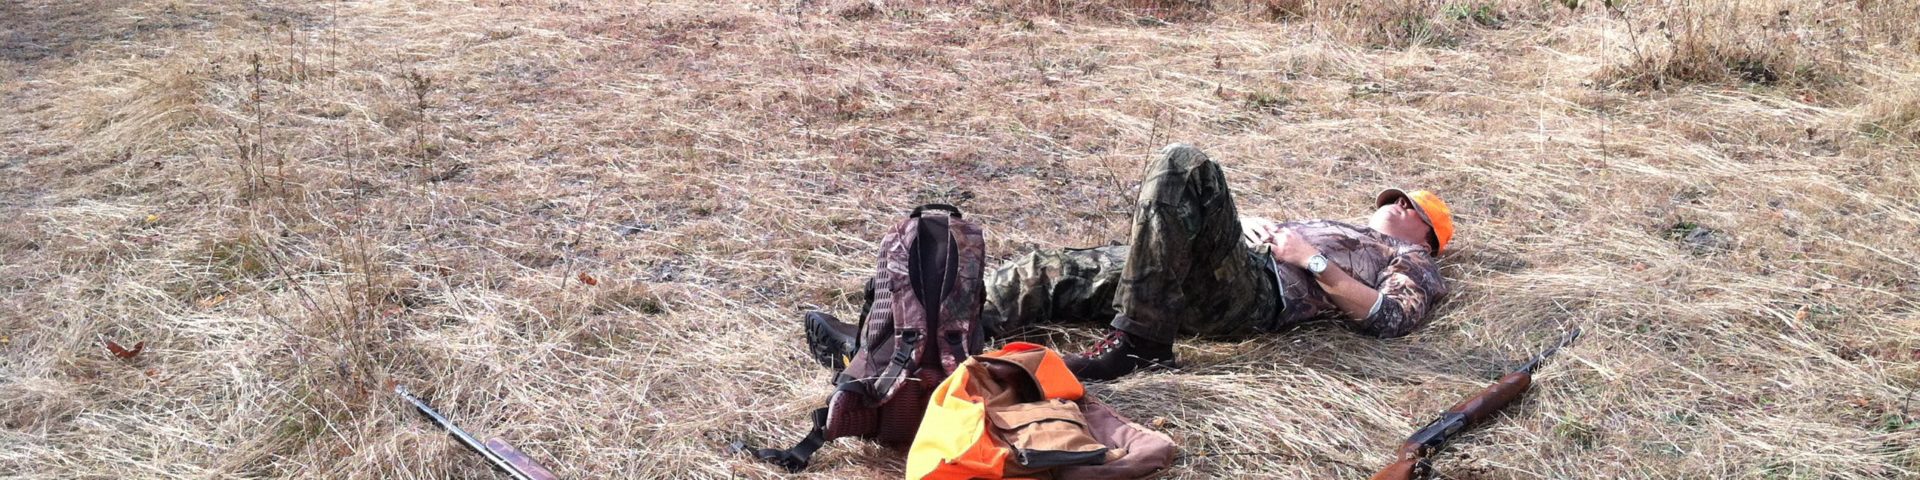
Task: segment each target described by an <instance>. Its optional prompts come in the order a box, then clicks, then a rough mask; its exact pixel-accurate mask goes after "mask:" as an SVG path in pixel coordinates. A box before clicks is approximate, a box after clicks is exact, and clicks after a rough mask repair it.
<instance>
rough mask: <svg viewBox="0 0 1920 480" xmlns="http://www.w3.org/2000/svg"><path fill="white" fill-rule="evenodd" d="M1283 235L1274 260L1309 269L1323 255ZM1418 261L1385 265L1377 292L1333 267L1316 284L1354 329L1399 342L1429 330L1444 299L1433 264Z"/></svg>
mask: <svg viewBox="0 0 1920 480" xmlns="http://www.w3.org/2000/svg"><path fill="white" fill-rule="evenodd" d="M1283 230H1284V231H1280V232H1275V233H1274V235H1273V240H1272V243H1271V245H1272V248H1273V251H1272V252H1273V256H1274V259H1275V260H1279V261H1281V262H1285V263H1287V264H1289V265H1293V266H1297V267H1301V268H1305V266H1306V264H1307V260H1308V259H1310V258H1313V256H1314V255H1319V254H1320V250H1319V249H1318V248H1315V247H1314V246H1313V245H1312V244H1310V243H1308V242H1307V241H1306V239H1305V238H1303V237H1301V236H1300V233H1299V232H1295V231H1293V230H1292V229H1283ZM1414 257H1420V256H1418V255H1412V256H1402V257H1399V258H1395V259H1394V260H1393V263H1391V264H1389V265H1387V268H1386V271H1384V272H1382V273H1381V281H1380V288H1379V289H1377V290H1376V289H1374V288H1372V287H1368V286H1367V285H1366V284H1363V283H1360V281H1359V280H1357V279H1355V278H1353V275H1351V274H1349V273H1347V271H1346V269H1344V268H1342V267H1341V266H1340V265H1337V264H1333V263H1331V262H1329V263H1328V264H1327V269H1326V270H1325V271H1322V272H1320V275H1319V276H1318V277H1317V278H1316V279H1315V281H1316V282H1318V283H1319V284H1320V288H1321V289H1322V290H1325V291H1326V292H1327V296H1328V297H1329V298H1331V299H1332V300H1333V303H1334V305H1335V306H1338V307H1340V311H1341V313H1345V314H1346V317H1347V318H1348V319H1350V320H1351V321H1353V322H1354V323H1355V327H1357V328H1358V329H1360V330H1362V331H1365V332H1367V333H1371V334H1373V335H1377V336H1380V337H1383V338H1392V337H1398V336H1402V335H1406V334H1407V333H1408V332H1412V331H1413V329H1414V328H1417V327H1419V326H1420V325H1422V324H1425V323H1426V314H1427V307H1428V306H1429V303H1431V299H1432V298H1437V297H1438V296H1440V295H1443V294H1445V292H1444V289H1445V287H1444V286H1443V285H1441V284H1439V273H1438V272H1436V271H1435V270H1434V268H1433V263H1432V262H1431V261H1430V260H1427V259H1425V258H1424V257H1421V258H1414Z"/></svg>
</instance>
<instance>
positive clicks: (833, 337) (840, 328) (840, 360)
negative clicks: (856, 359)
mask: <svg viewBox="0 0 1920 480" xmlns="http://www.w3.org/2000/svg"><path fill="white" fill-rule="evenodd" d="M806 317H807V353H809V354H812V355H813V361H815V362H819V363H820V366H822V367H827V368H831V369H833V371H835V372H838V371H840V370H844V369H846V368H847V362H848V361H849V359H852V358H853V349H854V344H855V343H856V341H855V338H857V336H858V334H859V332H858V330H859V328H860V327H858V326H855V325H848V324H847V323H846V322H842V321H840V319H838V318H833V315H828V314H826V313H824V312H807V315H806Z"/></svg>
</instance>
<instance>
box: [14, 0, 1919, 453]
mask: <svg viewBox="0 0 1920 480" xmlns="http://www.w3.org/2000/svg"><path fill="white" fill-rule="evenodd" d="M1585 3H1586V4H1584V5H1577V6H1576V7H1575V8H1568V7H1567V6H1566V5H1568V3H1565V2H1550V3H1537V2H1519V1H1505V0H1502V1H1489V2H1437V1H1398V0H1396V1H1389V2H1322V1H1314V0H1308V1H1304V2H1285V1H1274V2H1224V1H1223V2H1189V1H1153V2H1132V1H1113V2H1096V1H1079V2H1066V1H1060V2H1053V1H1049V2H1039V1H1032V2H1024V1H990V2H978V3H977V4H976V3H968V2H933V1H928V2H894V1H879V2H801V3H794V2H777V3H770V2H752V3H731V2H649V3H645V4H631V5H629V4H603V3H600V2H560V1H547V0H537V1H528V2H504V3H500V2H484V3H482V4H472V3H439V2H412V1H401V2H385V1H382V2H320V3H290V2H230V1H224V0H214V1H207V2H199V3H185V2H155V3H125V2H14V3H8V4H5V5H4V6H0V110H3V111H4V112H5V113H4V114H3V115H0V205H4V206H5V210H4V212H3V213H4V214H0V248H4V250H0V290H4V292H5V295H3V296H0V411H4V412H6V413H5V414H4V415H0V425H4V428H0V472H8V475H9V476H13V477H21V478H97V477H136V478H160V477H193V478H228V477H300V478H449V477H455V478H468V477H486V476H488V475H489V473H487V471H486V468H485V467H484V466H483V464H482V463H481V462H479V461H478V459H476V458H475V457H473V456H471V455H470V454H468V453H466V452H464V451H462V450H460V449H459V448H458V447H456V446H455V445H454V444H453V443H452V442H451V441H449V440H448V439H447V438H446V437H445V436H444V435H442V434H441V433H439V432H438V431H436V430H434V429H433V427H432V426H431V425H430V424H428V423H427V422H425V421H424V420H422V419H420V418H418V417H417V416H416V415H415V414H413V413H412V412H411V411H410V410H408V409H407V407H406V406H405V405H403V404H401V403H400V402H398V401H396V399H394V398H392V396H391V395H389V394H387V393H386V390H387V388H388V386H389V385H391V384H394V383H404V384H407V385H409V386H411V387H412V388H413V389H414V390H415V391H417V392H420V393H422V394H423V396H424V397H426V398H428V399H430V400H431V401H433V402H435V403H436V404H438V405H439V406H441V407H442V409H443V410H444V411H446V412H447V413H449V414H450V415H452V416H453V417H455V418H456V419H458V420H459V421H460V422H462V423H463V424H465V425H467V426H468V427H469V428H471V429H472V430H475V431H476V432H477V433H480V434H483V435H500V436H504V437H507V438H509V439H511V440H513V441H514V442H516V443H517V444H519V445H520V446H521V447H522V449H524V450H527V451H528V452H530V453H532V454H533V455H534V456H536V457H539V458H541V459H544V460H545V461H546V463H547V464H548V465H549V466H550V467H553V468H554V469H555V470H556V471H558V472H559V473H561V474H563V475H565V476H567V477H569V478H598V477H646V478H723V477H753V478H783V477H784V475H781V474H779V473H777V472H775V471H774V470H773V469H770V468H768V467H766V466H764V465H759V464H756V463H754V462H751V461H747V460H744V459H742V458H739V457H735V456H731V455H728V454H727V453H725V445H726V444H727V443H728V442H729V441H731V440H734V439H741V438H744V439H748V440H751V441H754V442H757V443H761V444H771V443H783V442H787V441H791V440H792V439H794V438H797V437H798V436H799V435H800V434H801V433H802V431H803V429H804V426H803V425H802V421H803V419H804V413H805V411H807V410H808V409H809V408H811V407H812V406H813V404H814V403H815V402H817V401H818V399H819V397H820V395H821V394H823V393H824V391H825V388H826V385H825V382H824V377H825V373H824V372H820V371H818V370H817V369H816V368H814V367H813V366H811V364H810V363H808V362H807V361H806V360H805V356H804V354H803V352H802V350H801V349H800V347H799V342H800V338H799V335H798V333H799V328H798V327H799V326H798V324H797V319H798V318H799V315H798V313H799V312H800V311H802V310H804V309H813V308H824V309H828V310H832V311H835V312H838V313H841V314H843V315H844V314H847V312H849V311H851V310H853V309H854V308H857V303H856V302H857V301H858V298H857V297H858V295H859V289H858V285H859V280H860V278H861V277H862V276H863V275H865V271H866V270H867V269H869V268H871V267H870V265H871V259H870V256H871V255H872V252H873V251H874V249H875V248H876V246H875V245H874V237H876V235H877V233H876V232H878V230H879V229H880V228H881V226H882V225H884V224H886V223H887V222H890V221H891V220H892V219H893V218H895V216H896V215H898V214H900V213H901V212H902V211H904V209H906V208H910V207H911V206H912V205H914V204H917V203H920V202H926V201H947V202H954V203H958V204H960V205H962V206H963V207H965V208H967V209H968V213H969V215H970V216H973V217H976V218H979V219H980V220H981V221H982V222H983V223H985V224H986V225H987V226H988V229H989V237H990V239H991V244H990V248H989V254H990V255H992V256H994V257H996V258H1006V257H1010V256H1013V255H1017V254H1020V253H1022V252H1024V251H1025V250H1027V249H1029V248H1034V247H1040V246H1059V245H1076V246H1077V245H1099V244H1106V243H1111V242H1115V241H1118V240H1119V239H1121V238H1123V235H1124V229H1125V228H1126V225H1127V222H1128V218H1127V214H1128V212H1129V211H1130V203H1131V199H1132V195H1133V192H1134V191H1133V190H1132V188H1133V182H1134V181H1135V178H1134V177H1135V175H1136V174H1137V171H1138V169H1139V168H1140V166H1141V165H1142V163H1143V162H1144V161H1145V160H1146V159H1147V156H1148V155H1149V154H1150V153H1151V152H1152V151H1154V150H1155V149H1156V148H1158V147H1159V146H1161V145H1163V144H1166V143H1169V142H1174V141H1180V142H1188V143H1193V144H1196V145H1199V146H1201V147H1203V148H1205V149H1206V150H1208V151H1209V152H1210V153H1212V154H1213V155H1214V156H1215V158H1217V159H1219V160H1220V161H1221V162H1222V163H1223V165H1225V166H1227V167H1228V170H1229V178H1230V181H1231V182H1232V183H1233V184H1234V186H1235V189H1236V195H1237V197H1238V200H1239V202H1240V204H1241V206H1242V209H1243V210H1245V211H1246V212H1248V213H1251V214H1260V215H1270V216H1276V217H1283V218H1302V217H1333V218H1352V217H1357V216H1359V215H1360V214H1362V213H1363V210H1362V208H1361V207H1362V206H1363V205H1364V201H1365V199H1366V198H1368V197H1367V195H1368V194H1369V193H1370V192H1371V191H1373V190H1374V189H1377V188H1380V187H1383V186H1389V185H1420V186H1429V187H1432V188H1435V189H1437V190H1440V191H1441V192H1444V193H1445V194H1446V195H1447V197H1448V198H1449V199H1450V201H1451V202H1452V203H1453V205H1454V206H1455V210H1456V212H1458V220H1459V223H1460V225H1461V226H1462V229H1461V233H1460V235H1459V237H1458V238H1457V239H1456V245H1459V247H1458V249H1457V251H1455V252H1454V253H1451V254H1449V255H1448V256H1447V257H1446V258H1445V259H1443V265H1444V267H1443V268H1444V271H1445V273H1446V275H1447V276H1448V277H1449V278H1450V279H1451V281H1452V282H1454V285H1455V287H1456V290H1457V292H1458V293H1457V294H1456V295H1455V296H1454V297H1453V298H1452V299H1451V300H1450V301H1449V302H1447V303H1446V304H1445V306H1444V307H1443V308H1441V309H1440V310H1439V312H1438V314H1437V318H1436V319H1435V320H1434V323H1433V325H1432V326H1430V327H1428V328H1427V329H1425V330H1422V331H1420V332H1418V333H1416V334H1415V335H1413V336H1411V337H1408V338H1405V339H1398V340H1391V341H1379V340H1372V339H1366V338H1360V337H1356V336H1354V335H1351V334H1349V333H1346V332H1344V331H1341V330H1339V329H1335V328H1323V327H1311V328H1305V329H1302V330H1299V331H1295V332H1289V333H1287V334H1283V335H1273V336H1264V337H1259V338H1254V339H1248V340H1243V341H1192V342H1187V343H1185V344H1183V345H1182V346H1181V347H1180V350H1179V353H1180V355H1181V356H1182V360H1183V363H1184V368H1183V369H1182V370H1180V371H1177V372H1162V373H1150V374H1143V375H1136V376H1133V377H1131V378H1128V379H1125V380H1123V381H1120V382H1115V383H1112V384H1107V385H1101V386H1097V387H1095V388H1094V389H1093V390H1094V392H1095V394H1096V395H1098V396H1100V397H1101V398H1103V399H1106V400H1108V401H1110V402H1111V403H1114V404H1115V405H1117V406H1118V408H1119V409H1120V410H1121V411H1122V412H1124V413H1126V414H1128V415H1130V416H1133V417H1134V418H1136V419H1138V420H1141V421H1146V422H1152V423H1153V424H1154V425H1157V426H1159V427H1160V428H1162V429H1163V430H1165V431H1167V432H1168V433H1170V434H1172V435H1173V436H1174V437H1175V438H1176V439H1177V440H1178V441H1179V442H1180V444H1181V446H1182V449H1183V453H1184V455H1185V457H1183V459H1182V460H1181V461H1180V462H1179V464H1178V465H1177V466H1176V468H1175V469H1174V470H1173V471H1172V472H1170V476H1173V477H1178V478H1218V477H1254V478H1351V477H1359V476H1364V475H1366V474H1367V473H1368V472H1366V469H1368V468H1372V467H1375V466H1378V465H1380V464H1383V463H1385V462H1386V460H1387V459H1388V454H1389V453H1390V452H1391V450H1392V448H1393V446H1394V444H1395V443H1396V442H1397V441H1398V440H1399V439H1401V438H1402V437H1404V436H1405V435H1406V434H1408V433H1410V432H1411V431H1412V430H1413V429H1414V428H1416V427H1418V426H1419V425H1420V424H1422V423H1423V422H1425V421H1427V420H1428V419H1429V418H1430V417H1431V416H1432V415H1434V414H1435V413H1436V412H1438V411H1439V410H1441V409H1443V408H1444V407H1446V406H1447V405H1448V404H1450V403H1452V402H1454V401H1456V400H1457V399H1458V398H1460V397H1461V396H1463V395H1466V394H1468V393H1469V392H1471V391H1473V390H1474V389H1476V388H1478V387H1479V386H1481V385H1483V384H1484V383H1485V382H1487V381H1488V380H1490V379H1491V378H1493V377H1494V376H1495V374H1497V373H1498V372H1499V371H1500V370H1501V369H1503V368H1506V367H1509V366H1511V365H1512V364H1513V362H1514V361H1515V360H1517V359H1520V358H1522V357H1524V356H1525V355H1527V354H1529V353H1530V352H1532V351H1533V350H1534V349H1536V348H1538V347H1539V346H1540V345H1542V344H1543V343H1544V342H1546V341H1548V340H1550V339H1552V338H1554V337H1556V336H1557V335H1558V333H1559V332H1560V331H1562V330H1564V329H1565V328H1569V327H1571V326H1575V325H1578V326H1582V327H1584V328H1585V329H1586V331H1587V335H1586V337H1585V339H1583V340H1582V341H1581V342H1580V343H1578V344H1576V345H1575V346H1573V347H1572V348H1570V349H1568V350H1566V351H1564V352H1563V353H1562V357H1560V358H1559V359H1557V360H1556V361H1554V362H1553V363H1552V364H1551V365H1550V367H1549V368H1548V369H1547V370H1546V371H1545V372H1544V373H1543V374H1542V375H1541V377H1540V379H1539V384H1540V388H1539V390H1537V391H1536V392H1535V393H1534V394H1533V395H1532V396H1531V397H1530V399H1528V400H1527V401H1525V402H1523V403H1522V404H1520V405H1518V406H1517V407H1515V408H1513V409H1512V410H1510V411H1509V413H1507V414H1505V415H1503V416H1501V417H1499V418H1498V419H1497V420H1496V421H1495V422H1493V424H1491V425H1489V426H1487V427H1486V428H1484V429H1482V430H1479V431H1478V432H1476V433H1473V434H1470V435H1467V436H1465V437H1464V438H1462V439H1461V442H1460V443H1459V445H1458V447H1457V448H1456V449H1455V450H1453V451H1452V452H1451V453H1449V454H1448V455H1446V456H1445V457H1444V459H1443V460H1442V462H1441V465H1440V466H1441V468H1442V470H1443V471H1444V472H1446V473H1447V475H1448V476H1449V477H1451V478H1488V479H1506V478H1910V477H1915V476H1920V394H1916V393H1915V391H1916V389H1920V368H1916V367H1915V365H1916V363H1920V334H1917V333H1916V332H1917V331H1920V308H1917V307H1920V286H1916V283H1915V282H1916V280H1915V279H1916V278H1920V261H1916V260H1914V259H1915V258H1920V249H1916V247H1915V246H1914V243H1913V242H1912V241H1911V239H1912V238H1913V237H1914V236H1915V235H1916V234H1920V204H1916V203H1915V201H1914V199H1915V198H1916V195H1917V194H1920V170H1917V169H1916V167H1915V163H1914V158H1915V155H1916V154H1917V153H1920V147H1916V144H1915V141H1916V140H1920V131H1917V130H1916V128H1920V127H1916V125H1920V121H1916V120H1915V118H1916V114H1915V112H1920V106H1916V101H1920V92H1916V91H1915V90H1913V85H1920V75H1916V73H1915V72H1916V71H1920V70H1916V69H1915V68H1914V65H1916V64H1920V63H1916V62H1920V50H1916V46H1917V45H1920V44H1916V42H1920V35H1914V34H1913V33H1912V31H1911V26H1910V24H1909V23H1908V21H1909V20H1910V19H1911V18H1914V17H1913V16H1912V15H1911V13H1910V12H1909V10H1911V9H1912V8H1913V7H1912V6H1911V4H1910V3H1902V2H1880V1H1863V2H1838V3H1834V2H1818V1H1811V0H1807V1H1799V0H1779V1H1771V2H1738V3H1726V4H1721V3H1707V2H1664V1H1662V2H1625V3H1619V2H1616V4H1615V6H1616V7H1617V8H1609V6H1608V5H1606V4H1605V2H1585ZM1781 11H1787V12H1789V13H1787V14H1785V15H1782V14H1780V13H1779V12H1781ZM1902 18H1904V19H1907V20H1902ZM1662 22H1664V26H1663V25H1662ZM1754 65H1758V66H1759V67H1763V68H1764V70H1765V71H1770V72H1773V73H1774V75H1775V76H1776V77H1777V78H1775V79H1773V80H1768V79H1767V78H1766V76H1765V75H1749V74H1747V73H1743V72H1749V71H1750V70H1754V69H1752V68H1748V67H1751V66H1754ZM1749 73H1750V72H1749ZM582 272H585V273H588V274H589V275H591V276H593V277H595V279H596V283H597V285H587V284H585V283H582V282H581V281H580V280H579V274H580V273H582ZM1098 333H1099V332H1098V330H1097V329H1095V328H1063V329H1061V330H1059V331H1057V332H1054V335H1053V337H1054V338H1057V339H1060V340H1062V341H1064V342H1066V343H1064V344H1062V346H1063V347H1065V348H1069V349H1072V348H1076V347H1078V346H1079V345H1080V344H1082V343H1083V342H1085V341H1087V340H1089V339H1090V337H1092V336H1094V335H1097V334H1098ZM103 340H114V341H118V342H121V343H132V342H137V341H144V342H146V344H147V349H146V351H145V353H143V354H141V355H140V356H139V357H137V358H135V359H132V360H120V359H116V358H113V357H112V356H110V355H108V354H107V352H106V351H105V349H104V348H103V347H102V346H101V342H102V341H103ZM818 459H819V466H817V467H816V468H815V469H814V470H813V471H812V473H811V474H810V476H813V477H822V478H865V477H887V476H897V475H899V472H900V468H901V461H900V459H899V458H898V457H897V455H894V454H891V453H889V452H886V451H884V450H881V449H878V448H875V447H872V446H868V445H864V444H860V443H858V442H851V441H845V442H839V443H836V444H834V445H833V446H831V447H829V448H828V449H827V450H825V451H824V452H823V453H822V454H821V455H820V456H819V457H818Z"/></svg>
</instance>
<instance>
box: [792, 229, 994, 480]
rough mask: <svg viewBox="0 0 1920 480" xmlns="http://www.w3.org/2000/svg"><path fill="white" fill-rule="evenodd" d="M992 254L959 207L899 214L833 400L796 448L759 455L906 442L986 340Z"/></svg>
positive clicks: (796, 455)
mask: <svg viewBox="0 0 1920 480" xmlns="http://www.w3.org/2000/svg"><path fill="white" fill-rule="evenodd" d="M985 262H986V243H985V241H984V236H983V233H982V231H981V229H980V226H978V225H975V224H974V223H973V222H969V221H967V220H965V219H964V218H963V217H962V215H961V213H960V209H959V208H955V207H953V206H951V205H941V204H928V205H923V206H921V207H919V208H915V209H913V213H912V214H909V215H908V216H907V218H906V219H905V220H901V221H900V223H897V224H895V225H894V226H893V228H892V229H890V230H888V231H887V234H886V236H885V237H884V238H882V239H881V240H880V259H879V265H878V267H876V268H875V269H874V275H873V278H872V281H871V284H870V285H871V286H872V294H871V298H870V299H869V300H870V301H871V302H872V304H871V305H870V306H869V307H868V308H866V309H865V310H866V314H865V315H864V316H863V317H862V318H861V319H860V333H859V335H858V337H859V338H858V343H857V346H856V347H855V353H854V355H853V358H852V359H851V360H850V361H849V362H848V363H847V368H846V369H845V370H844V371H842V372H841V373H840V374H839V375H838V376H837V377H836V378H835V383H836V385H837V386H836V387H835V388H834V391H833V393H832V394H831V395H830V396H829V397H828V399H827V406H826V407H824V408H819V409H816V410H814V411H813V415H812V417H813V418H812V420H813V429H812V430H811V431H810V432H808V434H807V437H806V438H805V439H803V440H801V441H800V443H799V444H797V445H794V447H793V448H789V449H786V450H778V449H771V448H763V449H760V450H758V451H755V452H754V455H755V456H756V457H759V458H760V459H762V460H766V461H768V462H772V463H774V464H777V465H780V466H783V467H786V468H787V470H788V471H792V472H799V471H801V470H805V469H806V468H807V465H808V464H809V463H810V462H811V461H812V457H813V452H814V451H815V450H817V449H819V448H820V445H822V444H824V443H825V442H826V441H827V440H832V439H835V438H840V437H859V438H865V439H869V440H872V441H874V442H877V443H879V444H881V445H884V446H887V447H890V448H894V449H897V450H905V449H906V448H907V446H909V445H910V444H911V443H912V442H913V437H914V434H915V432H917V431H918V430H919V428H920V419H921V418H922V417H923V416H924V415H925V414H926V409H927V400H928V398H930V397H931V396H932V395H933V389H934V387H935V385H936V384H938V383H940V382H941V380H942V379H945V378H946V377H947V376H948V375H950V374H952V373H953V371H954V369H956V368H959V366H960V364H961V362H964V361H966V359H967V357H969V356H972V355H974V354H978V353H980V351H981V348H982V347H983V346H984V345H985V343H986V332H985V330H983V329H981V328H980V307H981V305H983V304H985V303H986V286H985V283H984V281H983V277H982V276H981V274H982V272H983V264H984V263H985Z"/></svg>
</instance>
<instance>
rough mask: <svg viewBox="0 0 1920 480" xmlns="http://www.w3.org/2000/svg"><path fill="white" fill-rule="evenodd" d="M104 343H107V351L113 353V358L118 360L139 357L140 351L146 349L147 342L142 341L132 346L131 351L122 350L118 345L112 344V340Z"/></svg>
mask: <svg viewBox="0 0 1920 480" xmlns="http://www.w3.org/2000/svg"><path fill="white" fill-rule="evenodd" d="M106 342H107V351H109V352H113V356H116V357H120V358H133V357H135V356H137V355H140V351H142V350H146V349H147V342H144V341H143V342H139V343H135V344H133V349H132V350H128V349H126V348H123V347H121V346H120V344H118V343H114V341H112V340H107V341H106Z"/></svg>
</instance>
